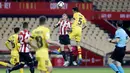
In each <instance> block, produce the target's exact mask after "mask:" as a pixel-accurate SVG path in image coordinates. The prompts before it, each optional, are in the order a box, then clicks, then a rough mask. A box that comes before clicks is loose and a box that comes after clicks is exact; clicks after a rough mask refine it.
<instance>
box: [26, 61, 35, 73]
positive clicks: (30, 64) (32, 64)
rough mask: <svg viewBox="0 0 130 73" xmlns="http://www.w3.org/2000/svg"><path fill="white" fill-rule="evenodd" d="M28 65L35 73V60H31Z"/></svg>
mask: <svg viewBox="0 0 130 73" xmlns="http://www.w3.org/2000/svg"><path fill="white" fill-rule="evenodd" d="M27 65H28V66H29V67H30V72H31V73H34V62H29V63H28V64H27Z"/></svg>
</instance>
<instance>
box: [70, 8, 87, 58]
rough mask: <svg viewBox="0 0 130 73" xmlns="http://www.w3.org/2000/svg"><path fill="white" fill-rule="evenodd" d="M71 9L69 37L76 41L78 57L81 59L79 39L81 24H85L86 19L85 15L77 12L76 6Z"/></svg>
mask: <svg viewBox="0 0 130 73" xmlns="http://www.w3.org/2000/svg"><path fill="white" fill-rule="evenodd" d="M72 11H73V23H72V25H71V27H72V32H70V34H69V37H70V39H71V40H72V39H74V40H75V41H76V43H77V44H76V45H77V48H78V54H79V55H78V59H82V55H81V47H80V41H81V37H82V28H85V27H82V26H83V24H86V19H85V17H84V16H83V15H82V14H81V13H80V12H79V10H78V8H77V7H74V8H73V9H72Z"/></svg>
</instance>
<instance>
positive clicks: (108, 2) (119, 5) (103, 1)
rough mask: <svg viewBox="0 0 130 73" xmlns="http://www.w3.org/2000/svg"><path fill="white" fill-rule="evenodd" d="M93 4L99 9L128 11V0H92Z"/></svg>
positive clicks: (129, 10) (129, 4)
mask: <svg viewBox="0 0 130 73" xmlns="http://www.w3.org/2000/svg"><path fill="white" fill-rule="evenodd" d="M93 5H95V6H96V7H97V9H98V10H101V11H111V12H130V8H129V6H130V2H129V0H93Z"/></svg>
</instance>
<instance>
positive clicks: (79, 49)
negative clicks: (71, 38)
mask: <svg viewBox="0 0 130 73" xmlns="http://www.w3.org/2000/svg"><path fill="white" fill-rule="evenodd" d="M78 54H79V58H80V59H82V52H81V47H80V46H78Z"/></svg>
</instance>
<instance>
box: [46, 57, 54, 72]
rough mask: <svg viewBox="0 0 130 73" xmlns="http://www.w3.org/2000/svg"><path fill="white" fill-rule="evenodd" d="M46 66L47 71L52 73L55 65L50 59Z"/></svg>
mask: <svg viewBox="0 0 130 73" xmlns="http://www.w3.org/2000/svg"><path fill="white" fill-rule="evenodd" d="M46 68H47V71H46V73H52V70H53V67H52V64H51V61H50V60H49V59H48V64H46Z"/></svg>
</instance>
